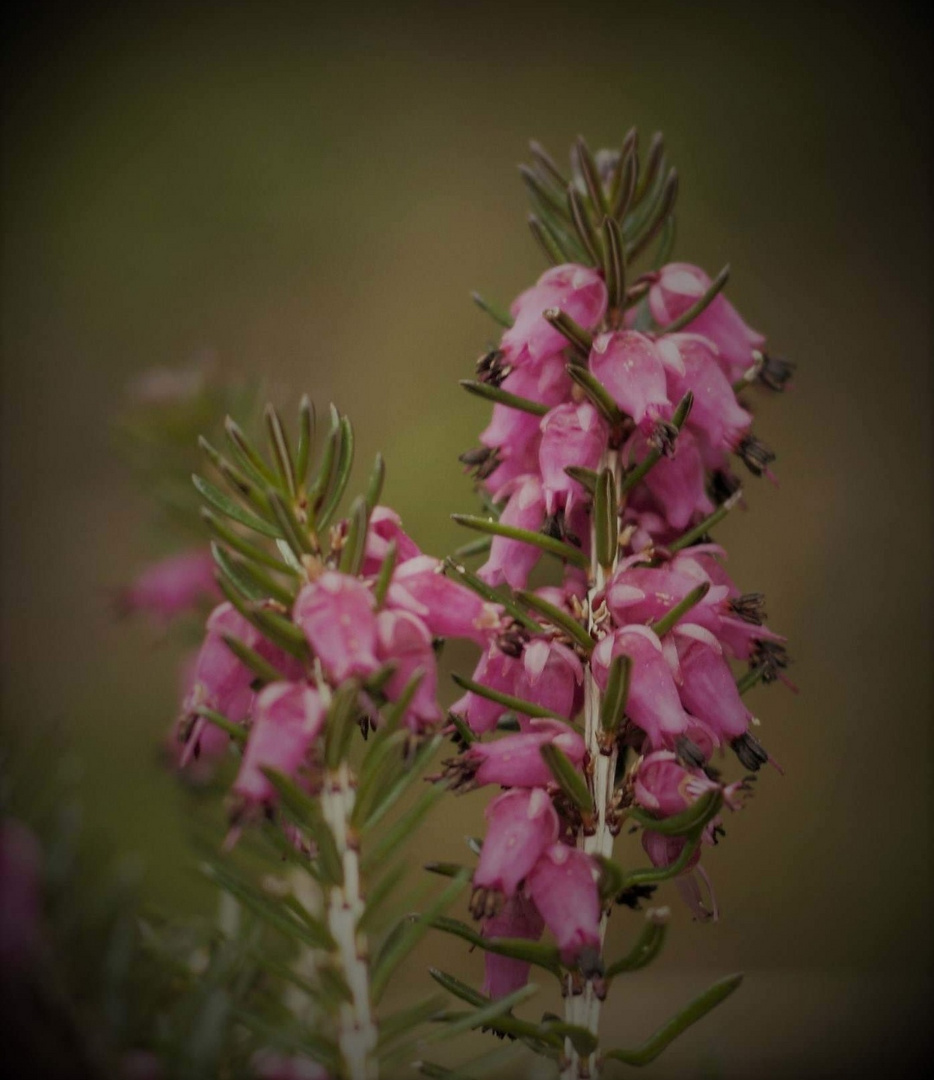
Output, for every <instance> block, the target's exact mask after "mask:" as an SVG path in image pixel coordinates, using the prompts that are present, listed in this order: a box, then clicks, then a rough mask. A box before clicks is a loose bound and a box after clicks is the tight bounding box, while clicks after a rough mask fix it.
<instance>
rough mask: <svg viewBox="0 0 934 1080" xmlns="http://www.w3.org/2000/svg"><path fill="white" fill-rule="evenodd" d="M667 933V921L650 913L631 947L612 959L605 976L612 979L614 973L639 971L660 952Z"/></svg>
mask: <svg viewBox="0 0 934 1080" xmlns="http://www.w3.org/2000/svg"><path fill="white" fill-rule="evenodd" d="M667 934H668V923H667V922H661V921H658V920H657V919H653V918H651V915H650V917H648V918H647V919H646V921H645V926H643V928H642V932H641V933H640V934H639V936H638V938H636V942H635V944H634V945H633V947H632V948H631V949H630V950H629V952H628V953H627V954H626V955H625V956H622V957H620V959H619V960H614V962H613V963H612V964H610V965H609V966H608V967H607V969H606V972H605V977H606V978H607V979H612V978H614V977H615V976H616V975H622V974H623V973H625V972H628V971H639V970H640V969H641V968H644V967H647V966H648V965H649V964H650V963H651V962H652V961H653V960H654V959H655V957H656V956H658V954H659V953H660V952H661V948H662V945H664V943H665V937H666V935H667Z"/></svg>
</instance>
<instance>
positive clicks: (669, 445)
mask: <svg viewBox="0 0 934 1080" xmlns="http://www.w3.org/2000/svg"><path fill="white" fill-rule="evenodd" d="M677 438H678V429H677V428H676V427H675V426H674V424H669V423H668V421H667V420H659V421H657V422H656V424H655V427H654V428H653V429H652V434H651V435H650V436H649V442H650V443H651V445H652V446H654V447H655V449H656V450H660V451H661V452H662V453H663V454H664V455H665V457H672V456H673V455H674V452H675V442H676V441H677Z"/></svg>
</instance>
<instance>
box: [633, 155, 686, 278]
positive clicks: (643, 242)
mask: <svg viewBox="0 0 934 1080" xmlns="http://www.w3.org/2000/svg"><path fill="white" fill-rule="evenodd" d="M677 198H678V173H677V170H676V169H672V170H671V171H670V172H669V173H668V176H667V178H666V179H665V185H664V187H663V189H662V194H661V198H660V200H659V203H658V207H657V209H656V210H655V213H654V214H653V215H652V216H651V217H650V218H649V220H648V221H647V222H646V224H645V226H644V228H643V229H642V231H641V233H640V235H638V236H637V237H636V239H635V240H634V241H633V242H632V243H631V244H630V245H629V246H628V247H627V248H626V262H627V263H630V262H632V260H633V259H635V258H637V257H638V256H639V254H640V253H641V252H642V251H644V250H645V248H646V247H647V246H648V245H649V244H650V243H651V242H652V240H654V239H655V237H656V236H657V235H658V232H659V230H660V229H661V227H662V226H663V225H664V224H665V220H666V219H667V217H668V215H669V214H670V213H671V211H672V210H673V209H674V205H675V202H676V201H677Z"/></svg>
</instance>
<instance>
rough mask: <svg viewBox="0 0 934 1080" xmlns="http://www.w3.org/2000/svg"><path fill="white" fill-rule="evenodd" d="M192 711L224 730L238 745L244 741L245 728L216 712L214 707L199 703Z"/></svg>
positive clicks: (241, 744)
mask: <svg viewBox="0 0 934 1080" xmlns="http://www.w3.org/2000/svg"><path fill="white" fill-rule="evenodd" d="M194 711H195V713H196V714H197V715H198V716H201V717H203V718H204V719H205V720H207V722H208V723H209V724H213V725H214V726H215V727H216V728H220V729H221V731H226V732H227V734H228V735H229V736H230V737H231V739H233V740H234V742H235V743H238V744H239V745H240V746H243V744H244V743H245V742H246V740H247V731H246V729H245V728H243V727H241V726H240V725H239V724H235V723H233V722H232V721H231V720H228V719H227V717H226V716H224V715H223V714H222V713H219V712H216V711H215V710H214V709H209V708H208V707H207V706H206V705H199V706H198V707H197V708H196V709H195V710H194Z"/></svg>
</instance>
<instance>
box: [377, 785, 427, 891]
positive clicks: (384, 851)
mask: <svg viewBox="0 0 934 1080" xmlns="http://www.w3.org/2000/svg"><path fill="white" fill-rule="evenodd" d="M444 796H445V789H444V787H443V786H441V785H433V786H432V787H429V788H426V789H425V790H424V791H423V792H422V793H421V795H419V797H418V798H417V799H416V800H415V802H414V803H412V805H411V806H410V807H409V808H408V810H406V811H405V813H403V814H400V816H399V818H398V819H397V820H396V821H394V822H393V823H392V825H391V826H390V827H389V828H388V829H387V830H386V832H385V833H384V834H383V835H382V836H381V837H380V838H379V840H377V842H376V843H375V844H373V845H372V846H371V847H370V848H368V849H367V852H366V855H365V856H364V858H363V864H362V865H363V870H364V872H365V873H369V871H370V870H371V869H372V868H373V867H374V866H379V864H380V863H381V862H383V860H385V859H386V858H388V857H389V856H390V855H391V854H392V853H393V852H395V851H397V850H398V849H399V848H401V847H402V845H403V844H405V843H406V841H408V840H409V838H410V837H411V836H412V835H413V834H414V832H415V830H416V829H417V828H418V827H419V826H420V825H421V823H422V822H423V821H424V819H425V818H426V817H427V816H428V814H429V813H430V812H431V811H432V810H433V809H434V807H435V806H436V805H437V804H438V803H439V802H440V801H441V799H443V798H444Z"/></svg>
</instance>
